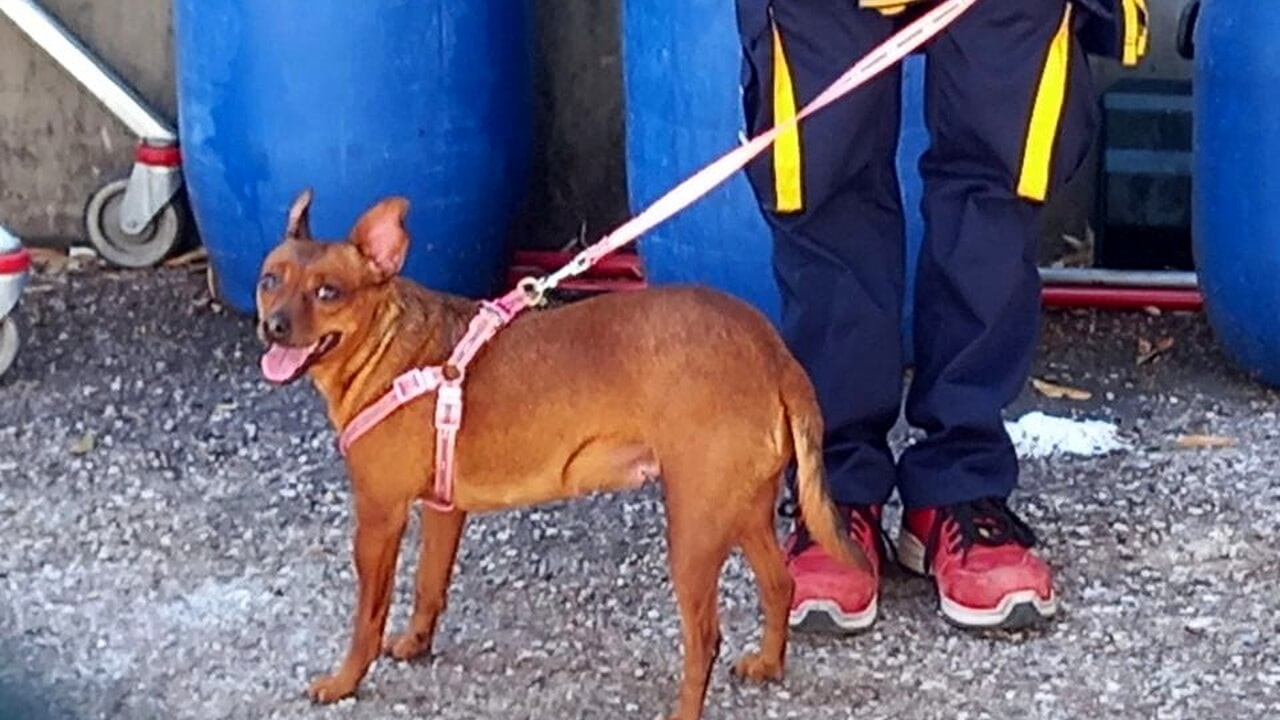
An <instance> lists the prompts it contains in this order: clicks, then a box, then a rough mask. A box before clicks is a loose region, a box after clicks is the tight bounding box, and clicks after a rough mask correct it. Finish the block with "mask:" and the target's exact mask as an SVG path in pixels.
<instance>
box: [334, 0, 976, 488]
mask: <svg viewBox="0 0 1280 720" xmlns="http://www.w3.org/2000/svg"><path fill="white" fill-rule="evenodd" d="M977 2H978V0H946V2H943V3H942V4H940V5H937V6H936V7H934V8H933V9H932V10H929V11H928V12H926V13H925V14H924V15H922V16H920V18H918V19H917V20H915V21H913V22H912V23H911V24H909V25H907V26H906V27H905V28H903V29H902V30H900V31H899V32H897V33H895V34H894V35H893V36H892V37H890V38H889V39H888V40H886V41H885V42H884V43H883V44H881V45H880V46H879V47H877V48H875V49H874V50H872V51H871V52H870V53H868V54H867V55H866V56H865V57H863V58H862V59H861V60H859V61H858V62H857V63H855V64H854V65H853V67H851V68H849V69H848V70H847V71H845V73H844V74H843V75H841V76H840V77H839V78H836V80H835V82H833V83H831V85H829V86H827V88H826V89H825V90H823V91H822V94H820V95H818V96H817V97H816V98H814V99H813V100H812V101H811V102H810V103H809V104H808V105H805V106H804V108H802V109H801V110H800V112H799V113H797V114H796V116H795V117H794V118H792V119H791V120H789V121H787V122H785V123H783V124H781V125H776V126H774V127H772V128H770V129H769V130H766V131H765V132H763V133H761V134H759V135H757V136H755V137H754V138H751V139H750V140H748V141H747V142H745V143H743V144H742V145H739V146H738V147H737V148H734V149H733V150H732V151H730V152H728V153H726V154H725V155H723V156H721V157H720V158H719V159H717V160H715V161H714V162H712V163H711V164H709V165H707V166H706V167H704V168H702V169H701V170H699V171H698V172H697V173H695V174H694V175H692V176H691V177H689V178H688V179H686V180H684V181H683V182H681V183H680V184H679V185H677V186H675V187H674V188H672V189H671V190H669V191H668V192H667V193H666V194H665V195H663V196H662V197H660V198H658V199H657V200H656V201H654V202H653V203H652V204H651V205H649V207H647V208H645V209H644V211H643V212H641V213H640V214H639V215H636V216H635V217H633V218H631V219H630V220H628V221H627V222H625V223H623V224H622V225H620V226H619V227H617V228H616V229H615V230H614V231H613V232H611V233H609V234H608V235H605V236H604V237H603V238H601V239H600V240H598V241H597V242H595V243H593V244H592V245H590V246H589V247H587V248H586V249H584V250H583V251H582V252H580V253H578V254H577V255H576V256H575V257H574V258H573V259H572V260H570V261H569V262H568V263H567V264H566V265H565V266H564V267H562V268H560V269H559V270H557V271H555V272H553V273H551V274H550V275H547V276H545V277H542V278H536V279H535V278H526V279H525V280H524V281H522V282H521V283H520V285H519V287H517V288H515V289H514V290H512V291H510V292H508V293H507V294H506V295H503V296H502V297H501V298H498V299H497V300H492V301H485V302H483V303H481V305H480V312H479V313H477V314H476V316H475V317H474V318H472V320H471V324H470V325H469V326H468V327H467V333H466V335H464V336H463V338H462V341H461V342H459V343H458V346H457V347H455V348H454V349H453V353H452V354H451V355H450V356H449V360H448V362H446V363H445V364H444V365H441V366H434V367H425V368H414V369H412V370H409V371H407V372H405V373H403V374H402V375H400V376H398V377H397V378H396V379H395V380H394V381H393V382H392V387H391V390H389V391H388V392H387V393H386V394H385V395H383V396H382V397H380V398H378V400H376V401H374V403H373V404H372V405H370V406H369V407H367V408H365V409H364V410H362V411H361V412H360V413H359V414H358V415H356V417H355V418H354V419H352V420H351V422H349V423H348V424H347V426H346V427H345V428H343V430H342V433H341V435H340V436H339V438H338V448H339V450H341V452H342V454H343V455H346V454H347V452H348V451H349V450H350V448H351V445H352V444H354V443H355V441H356V440H357V439H359V438H360V436H362V435H364V434H365V433H366V432H368V431H369V430H371V429H372V428H373V427H374V426H376V425H377V424H378V423H380V422H382V421H383V420H385V419H386V418H387V416H389V415H391V414H392V413H393V412H395V411H396V410H398V409H400V408H401V407H402V406H404V405H406V404H408V403H410V402H412V401H414V400H416V399H418V398H420V397H422V396H423V395H427V394H430V393H432V392H435V393H436V409H435V425H436V468H435V484H434V497H432V498H429V499H425V500H423V502H425V503H426V504H427V505H428V506H429V507H431V508H433V509H435V510H439V511H441V512H449V511H451V510H453V509H454V504H453V489H454V488H453V485H454V483H453V480H454V468H455V465H456V457H455V454H456V445H457V437H458V430H459V428H461V427H462V381H463V379H464V378H465V376H466V370H467V367H468V365H470V363H471V361H472V360H473V359H474V358H475V356H476V355H477V354H478V353H479V352H480V349H481V348H482V347H484V345H485V343H487V342H489V340H491V339H492V338H493V336H494V335H496V334H497V333H498V331H499V330H501V329H502V328H503V327H505V326H506V325H507V324H508V323H509V322H511V320H512V319H514V318H515V316H516V315H519V314H520V313H521V312H523V311H524V310H526V309H528V308H530V307H533V306H535V305H539V304H541V303H542V301H543V299H544V298H545V296H546V293H547V292H548V291H550V290H553V289H555V288H556V287H557V286H558V285H559V284H560V283H562V282H564V281H565V280H567V279H569V278H572V277H574V276H577V275H580V274H582V273H584V272H586V271H587V270H588V269H590V268H591V267H592V266H593V265H595V264H596V263H598V262H599V261H600V260H601V258H603V257H605V256H606V255H609V254H611V253H613V252H615V251H617V250H618V249H620V248H622V247H624V246H626V245H627V244H628V243H630V242H631V241H633V240H635V239H636V238H638V237H640V236H641V235H643V234H644V233H645V232H648V231H649V230H651V229H652V228H654V227H656V226H657V225H659V224H660V223H662V222H664V221H665V220H667V219H669V218H671V217H672V216H674V215H675V214H676V213H679V212H680V211H681V210H684V209H685V208H687V207H689V206H690V205H692V204H693V203H695V202H697V201H698V200H699V199H701V198H702V197H703V196H704V195H706V194H707V193H709V192H711V190H713V189H715V187H716V186H718V185H719V184H720V183H722V182H724V181H725V180H728V179H729V178H730V177H731V176H732V175H733V174H734V173H736V172H738V171H739V170H741V169H742V168H744V167H746V165H747V163H749V162H751V160H752V159H753V158H754V157H755V156H757V155H759V154H760V153H762V152H764V150H765V148H767V147H769V145H771V144H772V143H773V141H774V140H775V139H776V138H777V137H778V135H779V134H781V133H782V132H785V131H787V130H789V129H791V128H792V127H793V126H795V125H796V124H798V123H799V122H800V121H801V120H803V119H805V118H807V117H809V116H810V115H812V114H814V113H816V112H818V111H819V110H821V109H822V108H824V107H826V106H828V105H830V104H831V103H833V102H835V101H836V100H838V99H840V98H841V97H844V96H845V95H847V94H849V93H850V92H852V91H853V90H854V89H855V88H857V87H859V86H860V85H863V84H864V83H866V82H867V81H868V80H870V79H871V78H873V77H875V76H876V75H878V74H880V73H881V72H883V71H885V70H887V69H888V68H889V67H891V66H893V65H894V64H895V63H897V62H899V61H901V60H902V59H903V58H905V57H906V56H907V55H910V54H911V53H912V52H914V51H915V50H916V49H917V48H919V47H920V46H922V45H924V44H925V43H926V42H928V41H929V40H931V39H932V38H934V37H936V36H937V35H939V34H940V33H942V31H943V30H945V29H946V28H947V27H948V26H949V25H951V23H953V22H955V20H956V18H958V17H960V15H961V14H963V13H964V12H965V11H966V10H968V9H969V8H971V7H973V5H975V4H976V3H977Z"/></svg>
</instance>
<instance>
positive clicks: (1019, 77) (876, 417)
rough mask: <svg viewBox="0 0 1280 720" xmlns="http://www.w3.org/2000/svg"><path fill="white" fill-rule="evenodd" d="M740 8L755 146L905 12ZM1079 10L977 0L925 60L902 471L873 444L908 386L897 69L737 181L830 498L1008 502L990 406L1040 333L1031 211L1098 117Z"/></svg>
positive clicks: (1022, 370) (1016, 380)
mask: <svg viewBox="0 0 1280 720" xmlns="http://www.w3.org/2000/svg"><path fill="white" fill-rule="evenodd" d="M923 5H924V6H925V7H927V5H928V4H927V3H924V4H923ZM737 10H738V26H739V30H740V33H741V36H742V44H743V51H744V63H743V78H742V85H743V106H744V107H743V111H744V113H745V115H746V124H747V127H748V130H749V131H750V132H751V133H752V134H754V133H757V132H759V131H761V130H763V129H765V128H767V127H769V126H771V125H773V124H776V123H777V122H779V121H781V120H784V119H785V118H786V117H788V116H790V115H792V114H794V112H795V110H796V109H798V108H799V107H802V106H803V105H804V104H805V103H806V102H808V101H809V100H810V99H812V98H813V97H814V96H815V95H817V94H818V93H819V92H821V91H822V90H823V89H824V88H825V87H826V86H827V85H828V84H829V83H830V82H831V81H832V80H834V79H835V78H836V77H837V76H838V75H840V74H841V73H842V72H844V70H845V69H846V68H848V67H849V66H850V65H852V64H853V63H854V62H855V61H857V60H858V59H859V58H860V57H862V56H863V55H865V54H866V53H867V52H868V51H870V50H871V49H872V48H874V47H875V46H876V45H877V44H879V43H880V42H882V41H884V40H885V39H886V38H888V37H889V36H890V35H891V34H892V33H893V32H894V30H895V29H897V28H899V27H901V26H902V25H903V24H904V23H905V22H907V21H908V20H909V19H911V17H913V13H915V12H919V10H912V11H908V12H907V13H904V14H902V15H898V16H892V17H890V16H885V15H882V14H880V13H879V12H877V11H874V10H866V9H860V8H859V7H858V3H857V0H738V2H737ZM1075 14H1078V11H1076V9H1075V8H1074V6H1073V5H1072V4H1070V3H1069V2H1068V0H983V1H982V2H979V3H978V4H977V5H976V6H975V7H974V8H972V9H971V10H970V11H969V12H968V13H966V14H965V15H963V16H962V17H960V18H959V19H958V20H957V21H956V22H955V24H954V25H952V26H951V27H950V28H949V29H948V30H947V31H946V32H945V33H944V34H942V35H941V36H939V37H937V38H935V39H934V40H932V41H931V42H930V43H929V44H928V45H926V46H925V49H924V51H923V52H924V53H925V55H926V67H927V70H926V76H925V115H926V121H927V125H928V129H929V134H930V145H929V148H928V150H927V151H926V153H925V155H924V157H923V158H922V160H921V164H920V172H921V177H922V180H923V185H924V200H923V216H924V220H925V236H924V241H923V242H924V244H923V248H922V251H921V257H920V264H919V266H918V269H917V276H916V277H917V280H916V285H917V287H916V294H915V306H914V307H915V310H914V324H915V325H914V342H915V347H914V356H915V372H914V378H913V381H912V383H911V387H910V390H909V391H908V393H907V397H906V406H905V412H906V418H907V421H908V422H909V423H911V424H912V425H914V426H916V427H918V428H920V429H922V430H923V431H924V432H925V433H926V437H925V438H924V439H923V440H922V441H920V442H918V443H916V444H914V445H912V446H910V447H909V448H907V449H906V450H905V452H904V453H903V454H902V456H901V458H899V460H898V462H897V463H895V461H894V458H893V455H892V453H891V452H890V449H889V446H888V441H887V435H888V432H889V430H890V429H891V428H892V427H893V425H894V424H895V422H896V421H897V418H898V416H899V410H900V408H901V404H902V399H903V398H902V395H903V382H904V373H903V357H902V348H901V330H900V328H901V317H902V295H903V286H904V275H903V271H904V258H905V248H904V244H905V241H904V220H903V214H902V202H901V197H900V194H899V186H898V178H897V174H896V169H895V156H896V152H897V140H898V130H899V125H900V114H901V113H900V93H901V76H900V71H899V70H898V69H896V68H895V69H894V70H891V71H888V72H886V73H883V74H882V75H880V76H878V77H877V78H876V79H875V80H873V81H871V82H870V83H869V84H867V85H865V86H863V87H862V88H860V89H858V90H856V91H854V93H853V94H851V95H849V96H846V97H845V98H844V99H842V100H841V101H839V102H838V103H837V104H834V105H832V106H829V107H827V108H826V109H824V110H823V111H821V112H820V113H818V114H817V115H814V116H812V117H811V118H809V119H807V120H805V121H804V122H803V123H802V125H801V126H800V128H799V130H798V131H797V132H796V133H793V134H791V135H790V136H787V135H784V136H783V137H782V138H780V139H779V141H778V143H777V144H775V146H774V147H773V148H771V149H770V150H769V151H767V152H766V153H765V154H764V155H763V156H762V157H761V158H760V159H759V160H758V161H756V162H753V163H752V165H751V166H749V167H748V169H747V176H748V178H749V179H750V182H751V185H752V187H753V189H754V191H755V193H756V196H757V198H758V199H759V201H760V204H761V208H762V210H763V212H764V215H765V217H766V219H767V220H768V222H769V224H770V226H771V228H772V232H773V234H774V255H773V264H774V271H775V279H776V282H777V285H778V288H779V291H780V294H781V299H782V330H783V335H784V338H785V339H786V341H787V343H788V345H789V347H790V348H791V350H792V351H793V352H794V353H795V354H796V356H797V358H798V359H799V360H800V362H801V364H802V365H803V366H804V367H805V369H806V370H807V371H808V373H809V375H810V377H811V378H812V380H813V382H814V385H815V387H816V389H817V393H818V399H819V403H820V404H821V406H822V411H823V416H824V418H825V424H826V437H825V452H826V465H827V474H828V477H829V479H830V483H831V489H832V494H833V496H834V498H835V500H836V501H837V502H839V503H844V504H864V503H865V504H874V503H881V502H884V501H885V500H887V499H888V497H889V496H890V494H891V493H892V491H893V490H894V488H895V487H896V488H897V489H898V491H899V494H900V495H901V497H902V500H903V503H904V504H905V505H906V506H907V507H909V508H919V507H936V506H940V505H947V504H952V503H958V502H965V501H969V500H975V499H978V498H983V497H1006V496H1008V494H1009V493H1010V492H1011V491H1012V490H1013V488H1014V487H1015V485H1016V483H1017V478H1018V462H1017V457H1016V455H1015V453H1014V449H1013V445H1012V443H1011V441H1010V439H1009V436H1008V434H1007V433H1006V432H1005V428H1004V423H1003V417H1002V412H1003V409H1004V408H1005V407H1006V406H1007V405H1008V404H1009V403H1010V402H1011V401H1012V400H1013V399H1014V398H1016V397H1017V395H1018V393H1019V391H1020V389H1021V388H1022V386H1023V385H1024V383H1025V382H1026V379H1027V375H1028V373H1029V371H1030V365H1031V360H1032V355H1033V352H1034V347H1035V342H1036V337H1037V330H1038V325H1039V311H1040V281H1039V275H1038V272H1037V268H1036V259H1037V238H1038V219H1039V215H1040V209H1041V207H1042V206H1043V202H1044V200H1045V199H1046V197H1047V196H1048V195H1049V194H1050V193H1051V192H1052V191H1053V190H1054V189H1056V188H1058V187H1060V186H1061V185H1062V184H1063V183H1064V182H1065V181H1066V180H1067V179H1068V178H1069V177H1070V176H1071V175H1072V174H1073V173H1074V172H1075V171H1076V170H1078V168H1079V167H1080V165H1081V164H1082V163H1083V160H1084V158H1085V155H1086V153H1087V151H1088V148H1089V144H1090V142H1091V140H1092V137H1093V131H1094V127H1095V125H1096V122H1097V111H1096V109H1095V107H1096V106H1095V103H1094V96H1093V91H1092V88H1091V84H1090V79H1089V69H1088V65H1087V59H1086V57H1085V55H1084V52H1083V51H1082V50H1081V48H1080V45H1079V42H1078V40H1077V38H1076V36H1075V32H1074V30H1075V28H1076V27H1077V18H1076V17H1075Z"/></svg>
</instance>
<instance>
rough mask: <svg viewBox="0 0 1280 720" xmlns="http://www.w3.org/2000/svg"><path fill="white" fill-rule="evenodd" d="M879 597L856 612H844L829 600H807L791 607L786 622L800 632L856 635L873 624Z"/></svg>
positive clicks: (877, 610)
mask: <svg viewBox="0 0 1280 720" xmlns="http://www.w3.org/2000/svg"><path fill="white" fill-rule="evenodd" d="M879 606H880V598H879V597H874V598H872V599H871V605H869V606H868V607H867V609H866V610H863V611H862V612H858V613H846V612H844V611H843V610H841V609H840V606H839V605H836V604H835V603H834V602H832V601H830V600H808V601H805V602H802V603H800V605H798V606H796V607H794V608H792V609H791V614H790V615H789V616H788V618H787V624H788V625H790V626H791V629H792V630H794V631H796V632H801V633H812V634H815V635H856V634H857V633H860V632H862V631H864V630H866V629H868V628H870V627H871V626H872V625H873V624H875V621H876V617H877V615H878V614H879V610H880V607H879Z"/></svg>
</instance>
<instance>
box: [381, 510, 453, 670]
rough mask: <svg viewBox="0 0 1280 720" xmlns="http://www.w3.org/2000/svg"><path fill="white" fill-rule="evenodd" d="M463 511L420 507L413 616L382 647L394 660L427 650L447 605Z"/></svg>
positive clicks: (415, 655) (404, 658) (416, 654)
mask: <svg viewBox="0 0 1280 720" xmlns="http://www.w3.org/2000/svg"><path fill="white" fill-rule="evenodd" d="M466 518H467V514H466V513H464V512H461V511H457V510H455V511H453V512H440V511H438V510H432V509H431V508H429V507H427V506H426V505H423V506H422V549H421V551H420V552H419V554H418V573H417V581H416V583H415V587H414V598H413V617H412V618H411V619H410V620H409V629H408V630H407V631H405V633H404V634H403V635H399V636H397V637H391V638H388V639H387V644H386V650H387V652H388V653H390V655H391V656H392V657H394V658H395V659H397V660H409V659H411V658H414V657H417V656H418V655H421V654H422V653H423V652H425V651H427V650H430V649H431V638H432V637H433V636H434V635H435V632H436V623H437V621H439V619H440V614H441V613H443V612H444V609H445V605H447V604H448V603H447V596H448V593H449V580H450V578H451V577H452V575H453V561H454V558H455V557H456V556H457V554H458V541H459V540H460V539H461V538H462V528H463V526H464V525H465V524H466V522H465V521H466Z"/></svg>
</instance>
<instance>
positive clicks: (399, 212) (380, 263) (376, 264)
mask: <svg viewBox="0 0 1280 720" xmlns="http://www.w3.org/2000/svg"><path fill="white" fill-rule="evenodd" d="M408 212H409V201H408V200H407V199H405V198H402V197H398V196H397V197H389V198H386V199H384V200H382V201H381V202H379V203H378V204H377V205H374V206H373V207H371V208H369V209H368V210H366V211H365V213H364V215H362V216H361V217H360V220H359V222H357V223H356V226H355V228H354V229H353V230H352V231H351V242H352V243H353V244H355V246H356V249H358V250H359V251H360V254H361V255H364V257H365V259H367V260H368V261H369V264H370V265H371V266H372V267H373V270H374V272H376V273H377V274H378V276H379V277H380V278H382V279H383V280H387V279H390V278H392V277H394V276H395V275H396V274H397V273H399V272H400V268H401V266H403V265H404V258H405V254H406V253H407V252H408V251H409V233H408V231H406V230H405V227H404V218H405V215H407V214H408Z"/></svg>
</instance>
